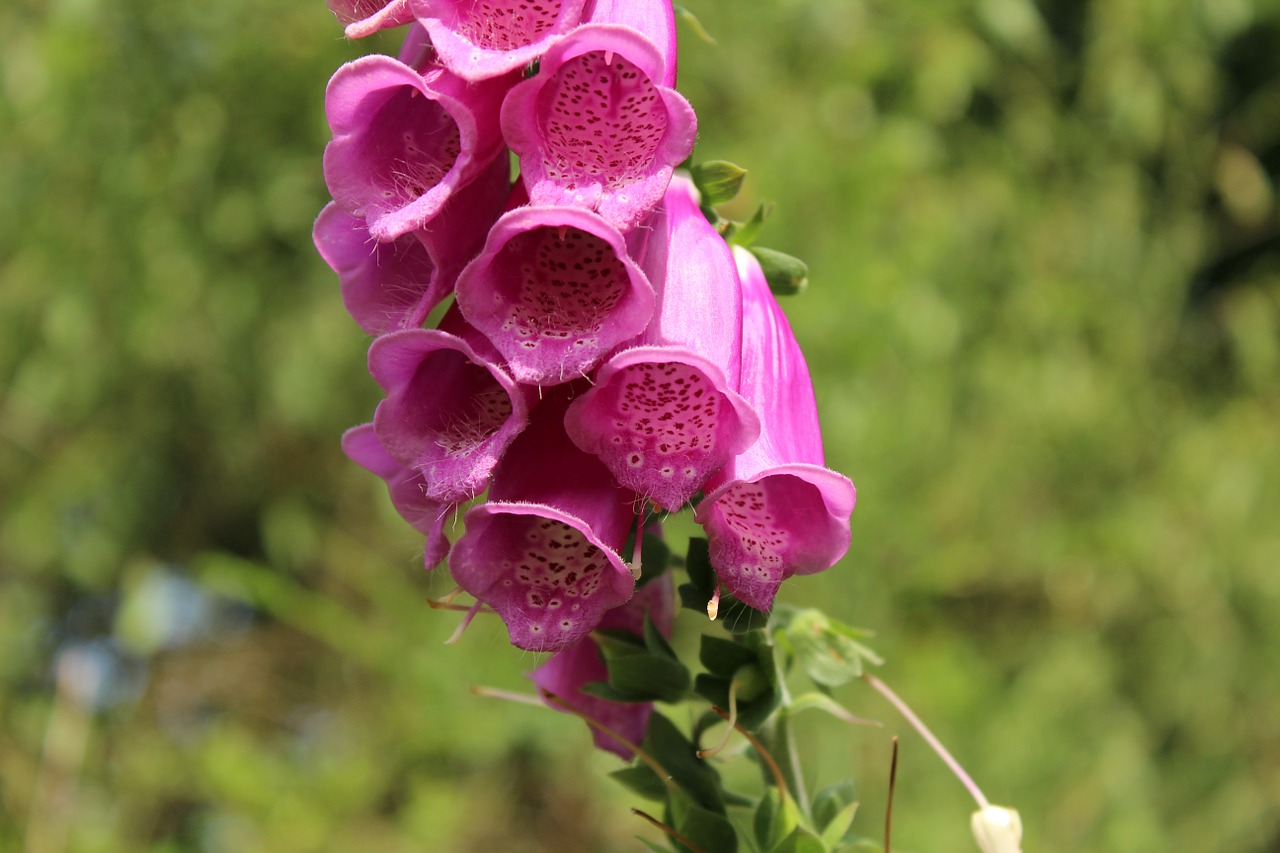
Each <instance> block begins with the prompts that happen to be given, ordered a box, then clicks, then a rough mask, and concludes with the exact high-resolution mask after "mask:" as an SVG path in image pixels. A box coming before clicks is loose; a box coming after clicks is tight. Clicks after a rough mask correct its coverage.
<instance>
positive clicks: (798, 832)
mask: <svg viewBox="0 0 1280 853" xmlns="http://www.w3.org/2000/svg"><path fill="white" fill-rule="evenodd" d="M771 853H827V845H825V844H823V843H822V839H821V838H819V837H818V836H816V835H814V834H813V833H812V832H810V831H809V830H807V829H805V828H804V827H803V826H797V827H796V828H795V829H794V830H792V832H791V834H790V835H788V836H787V837H786V838H785V839H783V841H782V843H781V844H779V845H778V846H777V847H774V848H773V850H772V851H771Z"/></svg>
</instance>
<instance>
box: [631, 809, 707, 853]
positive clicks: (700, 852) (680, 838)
mask: <svg viewBox="0 0 1280 853" xmlns="http://www.w3.org/2000/svg"><path fill="white" fill-rule="evenodd" d="M631 813H632V814H633V815H637V816H639V817H640V818H642V819H643V820H646V821H648V822H649V824H650V825H651V826H654V827H657V828H658V829H660V830H662V831H663V832H665V833H666V834H667V835H669V836H671V837H672V838H674V839H675V840H676V841H679V842H680V843H681V844H683V845H684V846H685V847H688V848H689V849H690V850H692V851H693V853H707V851H705V850H703V849H702V848H701V847H699V846H698V845H696V844H694V843H693V842H692V841H690V840H689V839H687V838H685V837H684V836H683V835H681V834H680V833H678V832H676V831H675V830H674V829H672V828H671V827H669V826H667V825H666V824H665V823H663V822H662V821H660V820H658V819H657V818H656V817H654V816H653V815H651V814H648V813H646V812H642V811H640V809H637V808H633V809H632V810H631Z"/></svg>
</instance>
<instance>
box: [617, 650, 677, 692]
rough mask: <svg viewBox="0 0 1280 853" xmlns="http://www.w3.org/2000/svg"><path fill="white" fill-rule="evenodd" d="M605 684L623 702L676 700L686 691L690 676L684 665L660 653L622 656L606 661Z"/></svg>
mask: <svg viewBox="0 0 1280 853" xmlns="http://www.w3.org/2000/svg"><path fill="white" fill-rule="evenodd" d="M606 665H607V666H608V668H609V687H611V688H613V690H615V691H616V692H617V693H618V694H619V695H620V696H625V697H627V699H626V700H624V701H631V702H639V701H657V702H679V701H681V700H682V699H684V698H685V697H687V696H688V694H689V688H690V687H691V685H692V677H691V676H690V674H689V670H688V669H686V668H685V665H684V664H682V663H680V661H678V660H675V659H674V658H669V657H665V656H660V655H650V654H643V655H626V656H625V657H616V658H610V659H609V660H607V661H606Z"/></svg>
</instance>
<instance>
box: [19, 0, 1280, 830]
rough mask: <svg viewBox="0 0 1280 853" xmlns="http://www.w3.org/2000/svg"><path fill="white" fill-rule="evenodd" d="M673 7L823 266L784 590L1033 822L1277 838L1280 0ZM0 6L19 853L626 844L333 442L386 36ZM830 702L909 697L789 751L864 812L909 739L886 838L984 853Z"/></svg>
mask: <svg viewBox="0 0 1280 853" xmlns="http://www.w3.org/2000/svg"><path fill="white" fill-rule="evenodd" d="M687 5H688V6H689V8H690V10H691V11H692V12H694V13H695V14H696V15H697V16H698V17H699V18H700V20H701V21H702V23H703V25H704V26H705V27H706V29H707V30H708V31H709V32H710V33H711V34H712V35H713V36H714V37H715V38H716V39H717V43H716V44H714V45H712V44H707V43H704V42H702V41H700V40H699V39H697V38H695V37H693V35H692V31H691V30H689V29H687V28H686V29H683V30H682V37H683V43H682V60H681V89H682V90H683V91H684V92H685V93H686V94H687V96H688V97H689V98H690V100H691V101H692V102H693V104H694V106H695V108H696V109H697V111H698V114H699V117H700V123H701V137H700V142H699V148H698V152H697V154H698V156H699V157H701V158H725V159H731V160H734V161H736V162H738V163H740V164H742V165H743V166H745V167H747V168H748V169H750V170H751V175H750V177H749V178H748V182H747V187H746V192H745V194H744V197H743V198H742V199H741V201H740V203H735V204H737V206H736V207H735V208H734V209H733V210H731V211H729V212H730V213H735V212H736V213H738V214H746V213H749V212H750V210H752V209H754V205H755V204H756V203H757V202H758V201H761V200H770V201H774V202H776V203H777V209H776V212H775V215H774V216H773V217H772V218H771V219H770V220H769V222H768V224H767V226H766V229H765V232H764V235H763V238H762V243H764V244H766V245H770V246H773V247H775V248H779V249H782V250H784V251H788V252H791V253H794V254H797V255H800V256H801V257H804V258H805V259H807V260H808V261H809V263H810V266H811V281H812V285H811V287H810V290H809V292H807V293H806V294H805V295H803V296H801V297H798V298H794V299H791V300H789V301H787V302H786V307H787V309H788V311H789V312H790V314H791V316H792V318H793V322H794V324H795V327H796V330H797V333H798V335H799V337H800V339H801V341H802V343H803V345H804V346H805V347H806V350H807V352H808V355H809V359H810V362H811V365H812V367H813V371H814V376H815V381H816V384H817V391H818V396H819V402H820V405H821V407H822V410H823V415H824V424H825V427H824V428H825V431H826V437H827V441H828V456H829V463H830V464H831V465H832V466H833V467H836V468H838V469H839V470H841V471H843V472H845V473H847V474H849V475H850V476H851V477H852V478H853V480H854V481H855V483H857V485H858V488H859V498H860V501H859V506H858V509H857V512H856V513H855V515H854V545H853V549H852V550H851V552H850V555H849V556H848V557H847V558H846V559H845V560H844V561H843V562H842V564H841V565H839V566H838V567H837V568H836V569H834V570H833V571H831V572H828V573H826V574H825V575H822V576H819V577H816V578H807V579H802V580H800V581H797V582H795V583H794V584H793V585H788V587H787V588H786V589H785V590H784V593H783V599H784V600H785V601H787V602H789V603H793V604H815V603H820V604H821V605H822V606H823V607H824V608H826V609H827V610H828V612H830V613H831V615H832V616H834V617H836V618H839V619H842V620H844V621H848V622H852V623H854V624H858V625H863V626H866V627H868V628H871V629H874V630H876V631H877V634H878V636H877V637H876V639H875V640H874V642H873V644H874V645H875V647H876V648H877V650H878V651H880V652H881V653H882V654H883V655H884V656H885V657H886V658H887V659H888V664H887V665H886V666H885V667H884V668H883V670H882V671H881V672H880V673H879V674H880V675H881V676H882V677H883V678H884V679H885V680H886V681H888V682H889V683H890V684H892V685H893V686H894V687H895V688H897V690H898V691H899V692H900V693H901V694H902V695H903V696H904V697H906V698H907V700H908V701H910V702H911V703H912V704H913V705H914V706H915V707H916V709H917V710H918V711H919V712H920V713H921V714H922V715H923V716H924V717H925V718H926V720H928V721H929V722H930V723H931V724H932V725H933V726H934V727H935V730H936V731H937V733H938V734H939V735H940V737H941V738H942V739H943V741H944V742H946V743H947V744H949V745H950V747H951V748H952V751H953V752H954V753H955V754H956V755H957V757H958V758H959V759H960V761H961V762H962V763H964V764H965V765H966V767H967V768H968V769H969V770H970V772H971V773H972V774H973V775H974V776H975V777H976V778H977V780H978V782H979V783H980V784H981V785H982V786H983V787H984V789H985V790H986V793H987V794H988V796H990V797H991V799H992V800H994V801H996V802H1000V803H1003V804H1007V805H1011V806H1015V807H1017V808H1018V809H1020V810H1021V813H1022V816H1023V820H1024V823H1025V825H1026V838H1027V841H1026V849H1027V850H1028V851H1124V853H1144V852H1145V851H1167V850H1174V849H1176V850H1196V851H1273V852H1274V851H1280V675H1278V674H1280V374H1278V372H1277V371H1278V368H1280V224H1278V222H1280V220H1278V217H1277V211H1276V197H1275V191H1276V182H1277V175H1280V3H1277V2H1275V0H1108V1H1107V2H1102V0H1092V1H1091V2H1090V1H1089V0H964V2H961V0H906V2H900V3H890V2H884V0H775V2H770V3H760V4H755V3H751V4H744V3H733V4H730V3H713V2H706V0H698V2H690V3H688V4H687ZM0 31H2V32H3V33H4V47H3V49H2V50H0V85H2V86H3V95H2V96H0V389H2V393H3V397H2V402H0V849H3V850H15V851H19V850H22V851H28V853H48V852H49V851H64V850H65V851H103V853H106V851H188V850H190V851H272V853H276V851H286V852H287V851H311V850H326V851H349V850H379V851H383V850H385V851H424V850H430V851H461V852H462V853H466V852H467V851H489V850H503V851H515V853H522V851H552V850H556V851H577V850H582V851H632V850H638V849H640V844H639V842H637V841H635V840H633V836H634V835H635V834H645V835H647V836H648V837H652V833H649V832H647V831H646V830H645V827H644V826H643V824H641V822H640V821H639V820H638V819H636V818H634V817H631V816H630V815H629V814H628V812H627V806H628V805H629V804H630V803H631V802H632V800H631V798H630V797H629V796H628V795H627V794H626V792H625V791H623V790H622V789H621V788H620V787H619V786H616V785H613V784H612V783H609V782H606V781H604V780H603V777H602V774H603V773H604V772H606V771H607V770H609V769H612V768H613V767H615V766H616V761H615V760H613V759H612V758H610V757H608V756H604V755H596V754H593V753H592V752H591V749H590V746H589V737H588V735H587V732H586V729H585V727H583V726H582V725H581V724H580V723H578V722H576V721H574V720H572V719H570V718H568V717H565V716H563V715H559V714H555V713H552V712H550V711H545V710H538V709H534V708H527V707H524V706H517V705H507V704H503V703H500V702H496V701H494V700H487V699H480V698H476V697H473V696H471V695H470V694H469V693H468V692H467V687H468V685H471V684H490V685H494V686H498V687H503V688H507V689H513V690H526V689H527V686H526V685H527V682H525V681H524V679H523V678H522V675H521V673H523V672H525V671H527V670H529V669H531V668H533V666H535V665H536V663H537V662H538V659H537V658H536V657H534V656H531V655H528V654H521V653H519V652H516V651H514V650H512V649H511V648H509V647H507V646H506V643H505V635H504V633H503V631H502V629H501V627H500V626H499V625H498V624H497V622H496V621H485V620H479V621H478V622H477V624H475V625H473V626H472V628H471V629H470V630H469V632H468V633H467V634H466V635H465V636H464V637H463V639H462V641H461V642H460V643H459V644H458V645H457V646H454V647H446V646H443V645H442V640H443V639H444V638H445V637H447V636H448V635H449V633H450V632H451V631H452V630H453V628H454V626H455V625H456V615H453V614H448V613H439V612H434V611H431V610H429V609H428V608H427V606H426V604H425V599H426V597H427V596H428V595H432V594H435V595H439V594H442V593H443V592H445V591H447V590H448V589H449V588H450V584H449V582H448V580H447V578H445V577H443V576H436V577H432V576H428V575H426V574H424V573H423V572H422V570H421V567H420V562H419V552H418V551H417V550H416V549H417V547H418V542H417V536H416V534H414V533H413V532H412V531H411V530H410V529H409V528H408V526H407V525H405V524H404V523H403V522H401V521H400V520H399V519H398V517H396V516H395V514H394V512H393V511H392V510H391V508H390V506H389V502H388V501H387V499H386V495H385V490H384V489H383V488H382V486H381V484H380V483H379V482H378V481H376V480H374V478H372V477H371V476H369V475H367V474H366V473H365V472H363V471H362V470H359V469H357V468H356V467H355V466H354V465H352V464H351V463H349V462H347V461H346V460H345V459H344V458H343V457H342V456H341V453H340V452H339V449H338V436H339V435H340V434H341V432H342V430H343V429H345V428H346V427H348V426H350V425H352V424H355V423H358V422H361V421H364V420H367V419H368V418H369V416H370V414H371V412H372V407H373V405H374V404H375V402H376V400H377V393H376V388H375V386H374V384H373V382H372V380H370V379H369V378H368V376H367V374H366V373H365V369H364V353H365V349H366V347H367V343H368V342H367V340H366V339H365V338H364V337H363V336H362V334H361V333H360V332H359V330H358V329H357V328H356V326H355V324H354V323H353V322H352V321H351V320H350V319H349V318H348V317H347V316H346V315H345V313H344V311H343V308H342V305H341V302H340V300H339V297H338V288H337V282H336V279H335V277H334V276H333V274H332V273H331V272H330V271H329V270H328V268H327V267H325V266H324V264H323V263H322V262H321V261H320V259H319V258H318V257H317V256H316V255H315V253H314V251H313V249H312V247H311V243H310V225H311V220H312V218H313V217H314V216H315V214H316V212H317V211H319V209H320V207H321V206H322V205H323V204H324V203H325V201H326V200H327V195H326V192H325V188H324V184H323V180H322V176H321V171H320V153H321V150H322V148H323V145H324V143H325V141H326V139H327V130H326V126H325V123H324V118H323V112H322V96H323V89H324V84H325V81H326V80H327V79H328V77H329V75H330V74H331V73H332V72H333V70H334V69H335V68H336V67H337V66H338V65H339V64H340V63H341V62H343V61H346V60H348V59H350V58H354V57H355V56H357V55H360V54H362V53H364V52H366V51H369V50H378V49H381V50H384V51H389V52H394V50H395V47H396V43H397V40H398V34H396V35H394V36H391V37H388V38H385V39H382V40H378V39H375V40H373V41H372V42H371V43H358V44H349V43H346V42H344V41H343V40H342V39H341V38H340V37H339V31H338V27H337V25H336V23H335V22H334V21H333V19H332V18H331V16H330V15H329V14H328V12H327V11H326V10H325V8H324V7H323V4H322V3H320V2H319V0H316V2H309V3H300V2H291V3H285V2H280V0H263V2H258V3H252V4H251V3H248V2H245V0H225V2H221V3H214V4H203V3H202V4H182V3H175V2H164V0H126V2H123V3H105V2H102V0H9V2H6V3H5V4H4V5H3V7H0ZM678 630H680V631H682V632H683V634H684V636H686V637H692V636H693V635H696V634H697V633H698V632H699V631H701V630H703V626H702V625H701V624H700V623H699V622H698V620H697V619H696V618H694V617H693V614H685V615H684V616H683V617H682V618H681V620H680V627H679V629H678ZM685 642H686V644H687V643H688V640H686V641H685ZM839 698H840V699H841V700H842V701H843V702H845V703H846V704H847V705H848V706H849V707H850V708H851V709H852V710H853V711H854V712H855V713H858V714H860V715H864V716H870V717H874V718H877V719H881V720H884V721H885V722H886V726H885V728H884V729H850V728H848V727H843V726H842V725H840V724H836V723H834V722H831V723H828V722H826V721H825V720H824V719H818V718H817V717H815V718H813V719H812V720H806V722H807V726H806V728H805V730H804V733H803V735H804V748H805V751H806V753H807V755H808V756H809V760H808V767H807V773H808V775H809V776H810V778H811V780H812V781H813V783H814V784H817V785H821V784H825V783H829V782H833V781H837V780H839V779H842V778H846V777H850V776H852V777H854V778H855V779H856V780H857V783H858V785H859V789H860V795H861V799H862V802H863V810H862V812H861V814H860V815H859V818H858V822H857V824H856V826H857V827H858V828H859V830H860V831H861V832H863V833H864V834H867V835H872V836H878V835H879V833H880V826H881V821H882V816H883V809H884V802H885V789H886V787H887V786H886V781H887V776H888V755H889V738H890V735H891V734H893V733H900V734H901V735H902V757H901V764H900V767H899V771H898V787H897V799H896V803H895V811H894V842H895V843H894V849H895V850H900V851H913V850H914V851H942V850H946V851H960V850H967V849H974V848H973V846H972V841H970V840H969V836H968V828H967V823H968V814H969V811H970V810H971V808H972V804H971V803H970V802H968V801H967V799H966V795H965V793H964V791H963V789H962V788H961V787H960V786H959V785H958V784H957V783H956V782H955V780H954V779H953V778H951V777H950V776H949V775H947V773H946V771H945V770H944V769H943V768H942V766H941V764H940V763H939V762H937V760H936V759H934V758H933V757H932V755H931V754H929V753H928V751H927V750H926V748H925V747H924V746H923V744H922V743H921V742H920V740H919V738H918V737H916V736H915V735H914V734H912V733H910V731H909V730H907V729H906V727H905V726H903V725H902V724H901V723H900V722H899V721H898V720H897V719H896V718H895V717H894V715H893V714H892V712H891V710H890V709H889V708H888V707H887V706H886V705H885V704H884V702H883V701H882V700H880V699H879V697H878V696H876V695H875V694H873V693H872V692H871V691H869V690H867V689H866V688H865V687H862V688H861V689H858V688H853V687H851V688H849V689H847V690H845V691H843V692H841V693H840V696H839ZM670 713H672V714H673V716H675V717H676V719H685V718H686V717H687V711H685V710H684V709H674V710H671V711H670ZM743 765H747V762H746V761H745V760H744V759H741V758H739V759H736V763H731V764H730V766H729V768H728V771H729V772H730V773H735V772H736V773H742V774H743V776H744V778H745V779H747V780H751V779H753V778H754V772H755V771H754V770H753V769H752V768H750V767H749V766H747V767H745V769H744V767H743Z"/></svg>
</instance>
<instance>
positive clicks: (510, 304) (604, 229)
mask: <svg viewBox="0 0 1280 853" xmlns="http://www.w3.org/2000/svg"><path fill="white" fill-rule="evenodd" d="M457 299H458V303H457V304H458V307H459V308H461V309H462V314H463V316H464V317H466V318H467V321H468V322H469V323H471V325H473V326H475V327H476V328H477V329H479V330H480V332H481V333H482V334H484V335H485V336H486V337H487V338H489V340H490V341H492V342H493V345H494V346H495V347H496V348H497V349H498V351H499V352H500V353H502V355H503V357H505V358H506V360H507V363H508V365H509V366H510V368H511V372H512V374H513V375H514V376H515V378H516V379H517V380H518V381H520V382H525V383H529V384H533V385H558V384H560V383H561V382H567V381H569V380H571V379H575V378H577V377H579V376H585V375H586V374H587V372H588V371H589V370H591V369H592V368H593V367H595V366H596V364H598V363H599V361H600V359H601V358H602V357H603V356H604V355H605V353H607V352H609V350H611V349H613V348H614V347H616V346H618V344H620V343H622V342H623V341H626V340H628V339H630V338H632V337H635V336H636V335H637V334H639V333H640V332H641V330H643V329H644V327H645V325H646V324H648V322H649V319H650V318H651V317H652V316H653V301H654V297H653V287H652V286H651V285H650V284H649V280H648V278H646V277H645V274H644V273H643V272H642V271H641V270H640V267H639V266H637V265H636V263H635V262H634V261H632V260H631V258H630V256H629V255H628V253H627V246H626V243H625V241H624V240H623V237H622V234H620V233H619V232H618V230H617V229H615V228H613V227H612V226H611V225H609V224H608V223H607V222H605V221H604V220H603V219H601V218H600V217H599V216H597V215H596V214H594V213H591V212H590V211H586V210H582V209H579V208H574V207H538V206H530V207H520V208H516V209H515V210H511V211H509V212H507V213H505V214H503V216H502V217H501V218H499V219H498V221H497V222H496V223H495V224H494V226H493V228H491V229H490V230H489V238H488V240H487V241H486V242H485V246H484V249H483V250H482V251H481V252H480V254H479V255H478V256H477V257H476V258H475V260H473V261H472V262H471V263H470V264H468V265H467V267H466V269H464V270H463V271H462V273H461V275H460V276H459V277H458V283H457Z"/></svg>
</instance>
